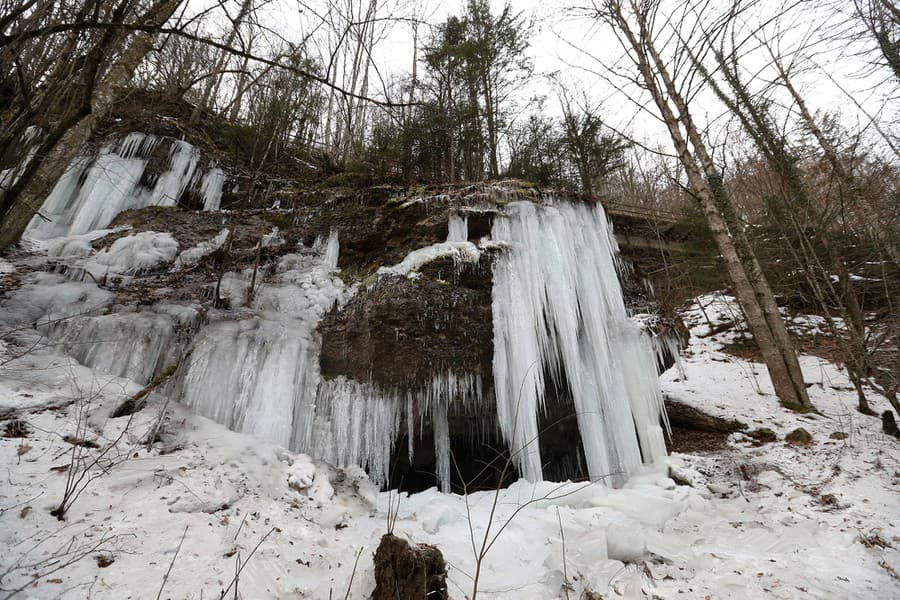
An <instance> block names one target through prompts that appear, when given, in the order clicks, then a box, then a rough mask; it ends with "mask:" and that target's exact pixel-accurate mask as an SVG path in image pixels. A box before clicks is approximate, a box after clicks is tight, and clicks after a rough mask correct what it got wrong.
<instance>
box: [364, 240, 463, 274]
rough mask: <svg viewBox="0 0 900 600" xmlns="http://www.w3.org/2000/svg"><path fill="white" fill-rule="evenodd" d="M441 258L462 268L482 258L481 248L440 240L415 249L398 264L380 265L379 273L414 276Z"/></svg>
mask: <svg viewBox="0 0 900 600" xmlns="http://www.w3.org/2000/svg"><path fill="white" fill-rule="evenodd" d="M439 258H451V259H452V260H453V263H454V265H456V266H457V268H460V267H461V266H462V265H463V264H466V263H469V264H475V263H477V262H478V259H479V258H481V250H479V249H478V246H476V245H475V244H473V243H472V242H439V243H437V244H432V245H431V246H426V247H424V248H418V249H416V250H413V251H412V252H410V253H409V254H407V255H406V256H405V257H404V258H403V261H402V262H400V263H398V264H396V265H392V266H390V267H380V268H379V269H378V275H395V276H406V277H412V276H413V275H414V274H415V273H416V272H417V271H418V270H419V269H421V268H422V267H423V266H425V265H427V264H428V263H430V262H432V261H435V260H438V259H439Z"/></svg>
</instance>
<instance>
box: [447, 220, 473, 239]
mask: <svg viewBox="0 0 900 600" xmlns="http://www.w3.org/2000/svg"><path fill="white" fill-rule="evenodd" d="M468 240H469V219H468V217H461V216H459V215H450V220H449V221H448V222H447V241H448V242H466V241H468Z"/></svg>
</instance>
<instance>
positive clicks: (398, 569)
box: [372, 533, 447, 600]
mask: <svg viewBox="0 0 900 600" xmlns="http://www.w3.org/2000/svg"><path fill="white" fill-rule="evenodd" d="M398 598H400V599H403V600H405V599H407V598H409V599H413V598H415V599H419V598H428V600H447V564H446V563H445V562H444V556H443V555H442V554H441V551H440V550H438V549H437V547H436V546H430V545H428V544H410V543H409V542H407V541H406V540H404V539H403V538H399V537H397V536H395V535H393V534H390V533H387V534H385V535H384V536H382V538H381V543H380V544H378V549H377V550H376V551H375V591H374V592H372V600H397V599H398Z"/></svg>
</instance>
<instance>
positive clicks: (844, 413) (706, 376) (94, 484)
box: [0, 276, 900, 600]
mask: <svg viewBox="0 0 900 600" xmlns="http://www.w3.org/2000/svg"><path fill="white" fill-rule="evenodd" d="M53 277H57V276H53ZM72 283H73V282H69V281H65V280H61V281H59V285H60V286H66V285H68V284H72ZM707 311H708V309H707ZM686 314H687V317H688V321H689V323H688V324H689V325H691V327H692V330H693V333H694V334H695V335H694V337H693V338H692V340H691V343H690V345H689V346H688V347H687V348H686V349H685V352H684V357H683V362H684V369H685V374H686V377H682V376H680V375H678V373H677V372H675V371H669V372H667V373H666V374H664V375H663V378H662V386H663V391H664V392H665V393H666V394H668V395H672V396H676V397H677V398H678V399H679V400H681V401H684V402H687V403H689V404H691V405H694V406H697V407H698V408H702V409H704V410H706V411H708V412H711V413H714V414H720V415H722V416H729V417H735V416H736V417H737V418H739V419H741V420H744V421H745V422H747V423H748V424H749V425H751V426H767V427H771V428H772V429H773V430H775V431H776V432H777V434H778V436H779V441H777V442H775V443H773V444H767V445H765V446H761V447H759V448H755V447H750V446H749V445H748V444H747V443H746V442H745V441H743V440H744V438H743V437H742V436H740V435H736V436H734V439H733V441H732V443H731V446H730V449H729V450H727V451H726V452H725V453H723V454H714V455H687V454H680V455H674V456H672V457H670V458H669V459H668V463H669V466H670V468H671V471H672V472H673V473H677V474H678V476H679V478H682V477H684V476H685V475H687V476H689V477H690V479H691V480H692V481H693V486H680V485H675V484H674V482H673V481H672V480H671V479H670V478H669V477H668V476H667V470H666V468H665V465H660V464H657V465H654V466H650V467H643V468H641V469H639V470H638V471H637V472H636V473H635V474H634V475H632V477H631V478H630V479H629V480H628V481H627V482H626V483H625V485H624V486H623V487H622V488H621V489H610V488H607V487H604V486H602V485H599V484H590V483H588V484H585V483H552V482H537V483H530V482H527V481H525V480H522V481H519V482H518V483H516V484H514V485H512V486H510V487H509V488H507V489H503V490H500V491H499V493H498V494H497V495H496V501H495V494H494V492H479V493H475V494H471V495H469V496H467V497H466V496H460V495H455V494H442V493H439V492H438V491H437V490H429V491H426V492H422V493H419V494H412V495H407V494H401V495H399V496H398V495H397V493H396V492H391V493H381V494H376V493H375V492H374V488H373V487H372V484H371V483H369V481H368V479H367V478H366V477H365V475H364V474H363V473H362V472H361V471H360V470H359V469H356V468H352V467H350V468H347V469H345V470H338V469H334V468H332V467H329V466H327V465H326V464H324V463H321V462H318V461H314V460H312V459H311V458H309V456H306V455H302V454H294V453H292V452H289V451H287V450H284V449H283V448H280V447H278V446H277V445H273V444H269V443H266V442H264V441H260V440H259V439H257V438H253V437H251V436H248V435H244V434H240V433H234V432H231V431H229V430H227V429H225V428H224V427H222V426H221V425H218V424H216V423H213V422H212V421H209V420H207V419H205V418H203V417H200V416H196V415H193V414H191V413H190V412H189V411H187V410H186V409H185V408H184V407H183V406H181V405H178V404H176V403H172V402H171V401H170V402H169V404H168V410H169V413H168V416H167V417H166V419H165V427H164V433H163V436H162V441H161V442H160V443H158V444H156V445H155V446H154V447H153V448H152V449H151V450H149V451H148V450H147V447H146V445H144V444H142V443H141V442H142V439H143V437H144V435H145V434H146V432H147V431H149V430H150V429H151V428H152V427H153V426H154V424H155V421H156V418H157V416H158V415H159V414H160V409H161V406H162V404H163V403H164V402H165V398H164V397H163V396H161V395H153V396H151V398H150V404H149V406H148V407H147V408H146V409H144V410H143V411H141V412H139V413H136V415H135V416H134V418H133V420H132V421H131V423H130V424H129V426H128V433H127V434H126V435H125V436H124V437H123V438H122V440H120V441H119V442H118V443H117V448H119V451H118V452H116V453H114V455H115V456H117V457H119V458H118V459H116V460H112V459H110V461H109V462H108V463H105V464H104V469H105V472H104V474H102V475H101V476H99V477H98V478H96V479H94V480H92V481H91V483H90V485H89V486H88V487H87V488H85V491H84V492H83V493H82V494H81V495H80V496H79V498H78V499H77V500H76V501H75V502H74V503H73V504H72V507H71V509H70V510H69V513H68V515H67V520H66V521H65V522H60V521H57V520H56V519H55V518H54V517H52V516H51V515H50V514H49V509H50V508H51V507H53V506H55V504H56V503H58V502H59V500H60V498H61V497H62V491H63V488H64V487H65V481H66V477H65V474H63V473H59V472H55V471H51V470H50V469H51V467H60V466H63V465H66V464H68V457H69V455H70V454H71V450H72V446H71V445H70V444H68V443H66V442H65V441H63V439H62V438H63V436H64V435H65V434H67V433H72V432H74V431H75V427H76V423H77V417H78V414H79V413H80V411H79V410H78V407H79V403H78V399H79V398H90V399H91V401H90V410H89V412H90V415H91V417H90V419H89V422H90V427H89V428H88V429H87V437H88V438H89V439H92V440H96V441H97V442H98V443H100V444H101V447H105V445H108V444H110V443H112V442H113V441H114V440H115V439H116V438H117V436H118V435H119V433H120V432H121V431H122V429H123V428H124V427H125V422H127V421H128V419H127V418H119V419H109V418H107V417H106V416H105V415H108V414H109V413H110V411H111V410H112V408H113V407H115V406H116V405H117V404H118V403H119V402H120V401H121V400H122V399H123V398H125V397H127V396H128V395H130V394H133V393H134V392H135V391H137V389H139V387H140V386H139V385H137V384H135V383H134V382H131V381H129V380H126V379H121V378H116V377H111V376H109V375H104V374H102V373H101V372H99V371H97V370H91V369H88V368H87V367H83V366H81V365H78V364H76V363H74V362H73V361H72V360H71V359H68V358H66V357H65V356H62V355H60V354H56V353H55V352H56V349H55V348H46V349H41V350H38V351H36V352H32V353H30V354H27V355H26V356H24V357H22V358H19V359H16V360H12V361H11V362H7V360H8V357H9V352H10V349H9V348H3V349H2V352H4V353H5V354H4V356H3V357H2V358H0V365H2V366H0V414H9V412H8V411H11V410H13V411H16V413H15V414H16V415H17V416H18V418H20V419H23V420H24V421H25V422H26V423H27V424H28V426H29V428H30V430H31V433H30V435H29V437H28V438H21V439H15V438H0V456H2V460H3V461H4V464H5V465H6V468H7V474H6V477H5V482H4V485H3V486H2V488H0V556H2V558H0V572H6V571H7V570H8V569H11V572H10V573H9V574H8V575H4V577H3V580H2V583H0V585H2V586H3V588H4V589H15V588H17V587H20V586H28V587H27V592H26V593H25V594H24V595H23V597H29V598H84V597H87V596H88V595H90V596H91V597H92V598H100V599H103V598H111V599H112V598H115V599H123V598H144V597H148V596H150V597H153V596H155V594H156V592H157V591H158V590H159V589H160V586H161V585H164V589H165V591H164V594H163V595H164V596H166V597H173V598H200V597H201V593H202V594H203V597H214V596H218V595H219V594H220V592H221V591H222V590H224V589H225V588H226V587H227V586H228V585H229V583H230V582H231V581H232V579H233V577H234V571H235V558H236V556H237V553H240V555H241V561H246V566H245V568H244V569H243V571H242V572H241V576H240V580H239V584H238V588H239V591H240V595H241V597H244V598H278V597H308V598H328V597H329V596H332V597H344V596H347V597H349V598H354V599H356V598H359V599H362V598H367V597H368V596H369V594H370V593H371V590H372V587H373V585H374V582H373V572H372V569H373V567H372V562H371V559H370V557H371V553H372V552H373V551H374V549H375V547H376V546H377V544H378V540H379V537H380V536H381V535H382V534H383V533H384V531H385V527H386V525H385V523H386V519H387V514H388V511H389V510H390V509H389V507H390V506H394V507H395V509H396V510H397V518H396V523H395V525H394V531H395V533H396V534H398V535H401V536H404V537H407V538H408V539H411V540H413V541H415V542H418V543H433V544H437V545H438V547H439V548H440V549H441V551H442V552H443V553H444V556H445V557H446V558H447V560H448V563H449V565H450V567H449V568H450V570H449V586H450V594H451V597H452V598H458V599H461V598H464V597H465V596H466V595H471V590H472V581H471V577H470V576H471V574H472V573H473V572H474V567H475V558H474V556H473V551H472V541H471V537H470V536H474V538H475V541H476V548H478V547H480V545H481V541H482V540H483V539H484V536H485V534H486V533H487V538H488V541H489V542H490V541H495V544H494V545H493V546H492V547H491V549H490V550H489V551H488V553H487V554H486V555H485V556H484V559H483V561H482V568H481V580H480V583H479V595H484V597H488V598H506V599H513V598H515V599H517V600H519V599H524V600H529V599H534V600H538V599H540V600H546V599H548V598H565V597H567V596H568V597H570V598H577V597H580V596H581V593H582V590H584V589H590V590H592V591H593V592H595V593H599V594H603V595H604V596H605V597H623V598H666V599H667V598H703V597H707V596H709V597H711V598H736V599H739V598H756V597H772V598H797V597H807V596H809V597H813V598H889V597H896V596H897V595H898V593H900V586H898V582H897V579H896V576H895V575H892V574H891V569H893V570H894V572H896V570H897V569H900V553H898V551H897V549H896V548H897V538H898V536H900V522H898V514H897V502H896V494H897V477H896V472H897V469H898V468H900V453H898V450H897V445H896V442H894V441H892V440H890V439H888V438H886V437H885V436H883V435H882V434H881V433H880V432H879V423H878V420H877V419H873V418H867V417H862V416H859V415H857V413H855V412H854V410H853V405H854V402H855V396H854V393H853V392H852V390H850V389H849V387H850V386H849V382H848V380H847V376H846V373H845V372H843V371H842V370H841V369H838V368H837V367H835V366H834V365H831V364H829V363H827V362H824V361H821V360H819V359H816V358H814V357H809V356H803V357H802V359H801V362H802V366H803V368H804V372H805V374H806V377H807V380H808V381H809V382H810V383H812V386H811V387H810V395H811V397H812V399H813V402H814V403H815V404H816V406H817V407H818V408H819V410H820V411H821V412H822V415H823V416H811V415H797V414H794V413H790V412H787V411H785V410H784V409H782V408H780V407H779V406H778V403H777V400H776V399H775V397H774V395H773V394H772V392H771V385H770V383H769V382H768V379H767V377H766V375H765V372H764V370H763V369H762V368H761V367H760V365H756V364H753V363H749V362H747V361H743V360H740V359H737V358H734V357H731V356H728V355H725V354H723V353H722V352H721V343H722V341H724V340H727V339H728V336H731V335H733V334H732V333H731V332H723V333H721V334H716V335H715V336H708V337H705V338H700V337H697V336H696V334H697V333H698V332H700V331H703V329H704V328H705V327H707V325H706V323H705V322H704V321H703V320H702V316H701V317H700V319H699V320H693V319H692V315H699V308H698V307H696V306H694V307H693V308H692V309H690V310H689V311H687V313H686ZM757 387H758V388H759V389H760V390H761V393H758V392H757V391H756V389H757ZM73 401H74V402H75V403H74V404H69V403H70V402H73ZM872 402H873V405H875V407H876V408H882V407H884V406H886V403H885V401H884V400H883V399H880V398H872ZM798 425H802V426H803V427H805V428H806V429H807V430H809V431H810V432H811V433H812V435H813V437H814V439H815V445H814V446H812V447H810V448H801V447H795V446H790V445H788V444H785V443H784V442H783V441H781V439H782V438H783V435H784V433H785V432H787V431H789V430H791V429H792V428H794V427H796V426H798ZM837 431H840V432H844V433H846V434H847V435H848V436H849V437H847V438H846V439H841V440H838V439H831V438H830V437H829V435H830V434H831V433H834V432H837ZM91 452H97V451H91ZM742 468H743V471H744V472H746V473H747V477H748V478H747V479H742V478H741V476H740V472H741V469H742ZM98 474H100V472H99V471H98ZM828 494H831V495H833V496H834V498H835V502H834V503H833V504H830V503H825V502H823V500H822V499H823V498H825V497H826V496H827V495H828ZM398 500H399V508H397V507H398ZM492 511H493V513H494V514H493V517H491V512H492ZM470 524H471V526H472V528H471V533H470V529H469V526H470ZM489 524H490V525H491V528H490V531H487V526H488V525H489ZM185 528H187V533H186V534H185V537H184V542H183V543H182V545H181V548H180V550H178V552H177V556H176V549H178V546H179V542H180V539H181V536H182V533H183V532H184V531H185ZM875 536H879V537H875ZM563 539H564V540H565V543H564V544H563ZM878 540H882V541H883V542H885V544H886V546H885V547H882V546H880V545H878V543H877V541H878ZM261 541H262V542H261ZM863 541H867V542H868V545H866V544H864V543H862V542H863ZM260 542H261V543H260ZM257 544H260V545H259V548H258V549H257V551H256V553H255V554H254V555H253V557H252V558H248V557H249V556H250V553H251V551H252V550H253V549H254V547H256V546H257ZM564 548H565V549H564ZM66 552H68V553H69V554H68V555H67V556H69V557H71V558H72V559H75V558H77V557H78V556H80V555H82V556H81V559H80V560H75V561H74V562H72V564H68V565H65V566H63V567H62V568H60V569H59V570H56V571H53V570H52V569H53V568H54V567H53V564H52V563H51V561H53V560H59V559H60V558H61V557H60V555H61V554H63V553H66ZM358 552H361V557H360V560H359V564H358V566H356V569H355V573H354V557H355V556H356V555H357V553H358ZM97 555H103V556H107V557H109V558H111V559H113V561H114V562H113V563H112V564H111V565H109V566H107V567H105V568H100V567H99V566H98V565H97V562H96V560H95V557H96V556H97ZM66 562H68V560H63V561H62V562H61V563H59V564H60V565H62V564H65V563H66ZM170 565H171V572H170V574H169V576H168V579H167V580H166V581H165V583H163V581H164V576H165V574H166V572H167V571H168V569H169V567H170ZM351 574H352V577H351ZM351 579H352V584H351V583H350V582H351ZM565 584H567V587H568V588H569V591H568V592H565V591H564V585H565ZM232 591H233V590H232Z"/></svg>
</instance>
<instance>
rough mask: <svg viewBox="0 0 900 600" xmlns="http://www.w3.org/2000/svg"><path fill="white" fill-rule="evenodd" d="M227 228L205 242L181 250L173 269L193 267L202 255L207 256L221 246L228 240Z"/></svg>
mask: <svg viewBox="0 0 900 600" xmlns="http://www.w3.org/2000/svg"><path fill="white" fill-rule="evenodd" d="M228 234H229V230H228V229H223V230H222V231H220V232H219V233H218V235H216V236H215V237H214V238H212V239H210V240H207V241H205V242H200V243H199V244H197V245H196V246H194V247H192V248H188V249H187V250H183V251H182V252H181V254H179V255H178V258H176V259H175V265H174V268H175V270H179V269H184V268H189V267H193V266H194V265H196V264H197V263H199V262H200V259H202V258H203V257H204V256H209V255H210V254H212V253H213V252H215V251H216V250H218V249H219V248H221V247H222V246H223V245H224V244H225V242H226V241H227V240H228Z"/></svg>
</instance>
